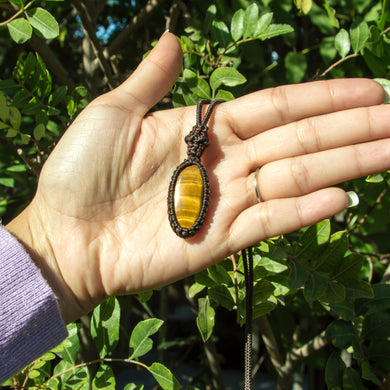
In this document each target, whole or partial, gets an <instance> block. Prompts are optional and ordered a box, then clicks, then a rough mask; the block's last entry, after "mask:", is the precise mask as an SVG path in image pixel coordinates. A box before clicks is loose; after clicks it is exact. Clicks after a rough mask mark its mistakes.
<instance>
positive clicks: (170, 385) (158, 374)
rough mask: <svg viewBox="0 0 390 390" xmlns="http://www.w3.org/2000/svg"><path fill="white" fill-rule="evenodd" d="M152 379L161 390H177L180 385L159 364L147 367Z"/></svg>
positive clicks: (167, 370) (169, 372) (165, 368)
mask: <svg viewBox="0 0 390 390" xmlns="http://www.w3.org/2000/svg"><path fill="white" fill-rule="evenodd" d="M149 371H150V372H151V373H152V374H153V376H154V379H156V381H157V382H158V383H159V385H160V386H161V388H162V389H163V390H179V389H180V388H181V385H180V384H179V382H178V381H177V379H176V378H175V377H174V376H173V375H172V373H171V371H170V370H169V369H168V368H167V367H165V366H163V365H162V364H160V363H153V364H152V365H151V366H150V367H149Z"/></svg>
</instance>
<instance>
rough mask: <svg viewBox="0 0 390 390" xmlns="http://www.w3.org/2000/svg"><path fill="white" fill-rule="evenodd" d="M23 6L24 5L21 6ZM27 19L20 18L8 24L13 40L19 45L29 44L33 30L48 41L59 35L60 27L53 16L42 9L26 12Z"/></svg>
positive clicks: (32, 9)
mask: <svg viewBox="0 0 390 390" xmlns="http://www.w3.org/2000/svg"><path fill="white" fill-rule="evenodd" d="M21 6H22V5H21ZM24 15H25V17H26V18H23V17H18V18H16V19H13V20H10V22H8V23H7V28H8V31H9V33H10V36H11V38H12V39H13V40H14V41H15V42H16V43H18V44H21V43H25V42H27V41H28V40H29V39H30V38H31V35H32V32H33V30H35V31H36V33H37V34H39V35H41V36H42V37H44V38H46V39H53V38H56V37H57V36H58V35H59V26H58V23H57V21H56V20H55V18H54V17H53V15H51V14H50V13H49V12H48V11H46V10H45V9H43V8H41V7H37V8H30V9H28V10H26V11H25V12H24Z"/></svg>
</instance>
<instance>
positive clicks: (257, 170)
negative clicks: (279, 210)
mask: <svg viewBox="0 0 390 390" xmlns="http://www.w3.org/2000/svg"><path fill="white" fill-rule="evenodd" d="M259 169H260V168H256V171H255V193H256V199H257V201H258V202H259V203H261V199H260V195H259V189H258V188H257V174H258V172H259Z"/></svg>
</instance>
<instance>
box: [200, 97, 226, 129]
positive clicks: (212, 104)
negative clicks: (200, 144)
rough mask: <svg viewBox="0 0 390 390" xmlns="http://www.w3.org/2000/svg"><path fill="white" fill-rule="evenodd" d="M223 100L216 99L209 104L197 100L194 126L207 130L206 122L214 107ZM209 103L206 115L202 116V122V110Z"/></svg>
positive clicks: (204, 100)
mask: <svg viewBox="0 0 390 390" xmlns="http://www.w3.org/2000/svg"><path fill="white" fill-rule="evenodd" d="M223 102H224V100H223V99H216V100H213V101H212V102H211V103H210V102H209V101H208V100H206V99H202V100H199V102H198V104H197V106H196V126H198V127H200V128H201V129H206V128H207V122H208V121H209V119H210V117H211V114H212V113H213V110H214V107H215V106H216V105H217V104H220V103H223ZM208 103H210V105H209V106H208V107H207V110H206V113H205V114H204V117H203V120H202V108H203V106H204V105H205V104H208Z"/></svg>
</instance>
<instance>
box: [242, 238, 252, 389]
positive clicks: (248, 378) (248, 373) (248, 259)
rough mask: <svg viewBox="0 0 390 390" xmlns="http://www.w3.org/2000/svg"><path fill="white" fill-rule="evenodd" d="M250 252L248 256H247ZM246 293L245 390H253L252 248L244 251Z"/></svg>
mask: <svg viewBox="0 0 390 390" xmlns="http://www.w3.org/2000/svg"><path fill="white" fill-rule="evenodd" d="M247 252H248V256H247ZM242 261H243V264H244V274H245V292H246V326H245V357H244V360H245V372H244V376H245V387H244V388H245V390H252V388H253V386H252V317H253V312H252V306H253V252H252V247H251V246H249V247H248V248H247V249H244V250H243V251H242Z"/></svg>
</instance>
